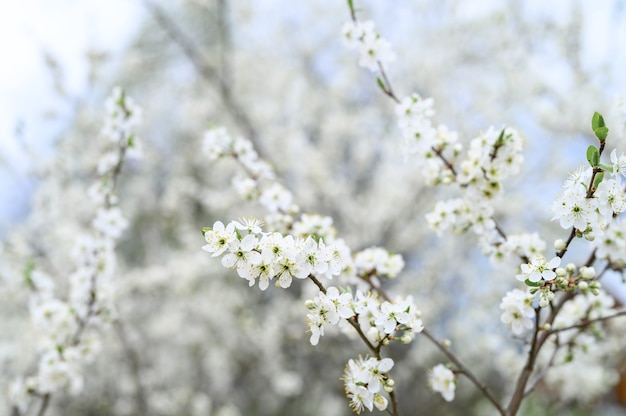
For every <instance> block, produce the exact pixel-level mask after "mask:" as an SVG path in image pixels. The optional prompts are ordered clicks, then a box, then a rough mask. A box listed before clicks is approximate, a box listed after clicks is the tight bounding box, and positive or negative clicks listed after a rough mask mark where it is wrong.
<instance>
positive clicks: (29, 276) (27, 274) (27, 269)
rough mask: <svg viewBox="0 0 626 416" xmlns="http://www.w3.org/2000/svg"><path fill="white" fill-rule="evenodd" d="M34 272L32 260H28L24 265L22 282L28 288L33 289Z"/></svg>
mask: <svg viewBox="0 0 626 416" xmlns="http://www.w3.org/2000/svg"><path fill="white" fill-rule="evenodd" d="M34 271H35V262H34V261H32V260H28V261H27V262H26V265H25V266H24V272H23V276H24V280H25V281H26V284H27V285H28V286H29V287H33V288H34V287H35V283H34V282H33V272H34Z"/></svg>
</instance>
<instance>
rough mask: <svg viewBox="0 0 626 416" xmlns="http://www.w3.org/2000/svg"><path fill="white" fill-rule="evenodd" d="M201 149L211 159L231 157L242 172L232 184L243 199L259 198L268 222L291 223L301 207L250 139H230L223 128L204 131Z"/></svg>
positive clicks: (278, 226)
mask: <svg viewBox="0 0 626 416" xmlns="http://www.w3.org/2000/svg"><path fill="white" fill-rule="evenodd" d="M203 148H204V152H205V154H206V155H207V156H208V157H209V159H210V160H216V159H219V158H224V157H231V158H234V159H235V160H236V161H237V162H238V163H239V164H240V165H241V166H242V167H243V170H244V172H245V175H239V176H235V177H234V178H233V181H232V183H233V187H234V188H235V190H236V191H237V192H238V193H239V195H240V196H241V197H243V198H244V199H246V200H251V201H258V202H259V203H260V204H261V205H262V206H263V207H265V208H266V209H267V210H268V211H269V212H270V215H269V216H267V217H266V222H267V225H268V226H269V227H270V228H272V229H275V230H285V229H287V228H289V227H291V226H292V225H293V216H294V215H295V214H297V213H298V212H299V211H300V208H299V207H298V206H297V205H296V204H294V203H293V194H292V193H291V192H290V191H289V190H288V189H287V188H285V187H284V186H283V185H282V184H280V183H279V182H278V181H277V180H276V175H275V174H274V170H273V169H272V166H271V165H270V164H269V163H267V162H266V161H265V160H263V159H261V158H260V157H259V154H258V153H257V151H256V150H255V149H254V145H253V144H252V142H251V141H250V140H248V139H246V138H243V137H236V138H233V137H232V136H230V135H229V134H228V131H227V130H226V128H224V127H215V128H212V129H210V130H207V131H206V132H205V133H204V141H203Z"/></svg>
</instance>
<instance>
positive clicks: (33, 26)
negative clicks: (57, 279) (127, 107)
mask: <svg viewBox="0 0 626 416" xmlns="http://www.w3.org/2000/svg"><path fill="white" fill-rule="evenodd" d="M141 13H142V9H141V5H140V4H139V3H138V2H134V1H128V0H89V1H83V0H20V1H19V2H9V1H6V2H2V3H1V4H0V51H2V54H3V56H4V59H3V65H2V69H1V70H0V71H1V75H2V76H0V201H2V203H1V204H0V235H2V234H3V232H5V231H6V228H7V227H8V225H9V224H10V223H11V222H13V221H15V220H16V219H17V218H19V217H20V216H21V215H22V214H23V213H24V211H25V210H26V209H27V206H28V192H27V190H28V189H30V188H31V187H32V183H31V181H30V180H29V179H28V176H27V174H26V173H27V171H28V169H29V163H30V161H31V157H30V156H29V155H30V154H36V155H42V156H46V155H49V154H50V152H51V151H52V141H53V139H54V137H55V136H56V134H57V133H58V132H59V131H60V129H61V128H62V127H63V126H64V125H65V124H66V123H67V122H68V121H69V120H70V118H71V116H72V111H73V110H72V105H71V99H69V98H63V97H62V96H59V94H57V93H56V92H55V87H54V77H53V76H52V72H51V71H50V67H49V66H46V64H45V56H46V54H47V55H48V56H49V57H51V58H52V59H53V60H55V61H57V62H58V63H59V64H60V66H61V68H62V71H63V72H62V75H61V79H62V82H63V87H64V92H65V94H66V95H67V97H76V96H80V94H81V92H82V91H83V90H84V88H85V85H86V82H87V74H88V67H87V62H86V60H85V58H84V57H85V53H86V51H87V50H88V49H89V48H95V49H98V50H104V51H107V52H109V53H111V54H113V55H115V54H116V53H120V52H121V51H122V49H123V46H124V44H125V41H127V40H128V39H129V38H130V36H129V35H130V34H131V33H132V31H133V30H134V29H135V28H136V26H137V21H138V19H139V17H140V15H141Z"/></svg>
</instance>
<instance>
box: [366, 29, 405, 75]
mask: <svg viewBox="0 0 626 416" xmlns="http://www.w3.org/2000/svg"><path fill="white" fill-rule="evenodd" d="M358 50H359V52H360V57H359V65H360V66H362V67H365V68H367V69H369V70H370V71H372V72H375V71H377V70H378V63H379V62H380V64H381V65H385V64H387V63H389V62H393V61H395V60H396V54H395V52H394V51H393V50H392V49H391V44H390V43H389V42H388V41H387V40H385V39H383V38H382V37H380V35H375V36H371V35H366V36H364V37H363V38H362V40H361V44H360V45H359V46H358Z"/></svg>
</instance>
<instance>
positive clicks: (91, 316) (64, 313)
mask: <svg viewBox="0 0 626 416" xmlns="http://www.w3.org/2000/svg"><path fill="white" fill-rule="evenodd" d="M106 108H107V119H106V121H105V126H104V128H103V130H102V133H103V135H104V136H105V137H107V138H109V139H111V141H112V142H113V143H114V145H113V149H112V150H111V151H109V152H108V153H106V154H105V155H104V156H103V158H102V159H101V160H100V162H99V163H98V173H99V174H100V178H99V179H98V182H97V183H96V184H94V185H93V186H91V187H90V188H89V191H88V192H86V193H87V194H88V195H89V196H90V198H91V200H92V202H93V203H94V204H95V212H96V213H95V217H94V219H93V221H92V223H91V226H92V228H91V229H88V230H85V232H84V233H83V234H82V235H79V236H78V237H77V239H76V242H75V246H74V250H73V252H72V253H71V254H72V258H73V260H74V263H75V264H74V265H75V269H74V271H73V272H72V273H71V274H70V275H69V278H68V282H69V286H68V290H69V292H68V295H67V296H66V298H65V299H63V298H58V297H56V296H55V293H54V291H55V284H54V281H53V279H52V278H51V277H49V276H48V275H46V274H45V273H43V272H41V271H40V270H37V269H35V268H34V267H33V268H31V269H29V270H28V271H27V273H26V278H27V282H28V284H29V286H30V288H31V289H32V292H31V297H30V302H29V310H30V316H31V321H32V324H33V326H34V327H35V328H36V329H37V332H38V339H37V347H38V351H39V353H40V358H39V362H38V365H37V369H36V372H35V374H34V375H31V376H28V377H26V378H19V379H17V380H16V381H15V382H14V383H13V384H12V387H11V393H10V396H11V398H12V400H13V405H14V406H15V408H16V409H18V411H20V412H23V411H24V410H25V409H26V408H27V407H28V404H29V400H28V399H29V395H30V396H38V397H44V396H47V395H50V394H53V393H55V392H58V391H62V390H64V391H67V392H69V393H71V394H78V393H80V392H81V391H82V388H83V384H84V381H83V378H84V377H83V374H82V367H83V366H84V365H85V364H87V363H89V362H91V361H92V360H93V359H94V358H95V355H96V353H97V352H98V350H99V349H100V341H99V337H98V336H97V334H98V332H99V331H101V330H102V328H103V327H104V325H106V324H107V323H110V321H111V318H113V317H114V316H115V309H114V306H113V289H112V279H113V276H114V271H115V264H116V256H115V252H114V248H115V241H116V240H117V239H119V238H120V236H121V235H122V232H123V231H124V229H126V228H127V227H128V221H127V220H126V219H125V218H124V216H123V215H122V212H121V210H120V208H119V207H117V206H115V205H114V204H115V203H117V197H116V196H115V194H114V193H113V192H114V184H115V181H116V180H117V175H118V174H119V172H120V170H121V164H122V163H123V161H124V158H125V157H126V156H128V151H129V149H131V147H134V146H136V145H137V143H136V141H135V138H134V137H135V136H134V131H133V129H134V128H135V126H136V125H137V123H138V122H139V120H140V115H141V111H140V109H139V108H138V107H137V106H136V105H134V104H133V102H132V99H131V98H130V97H128V96H126V94H125V93H124V91H123V90H122V89H120V88H119V87H116V88H115V89H114V90H113V93H112V95H111V97H109V99H108V100H107V105H106ZM103 160H104V161H106V162H103Z"/></svg>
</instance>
